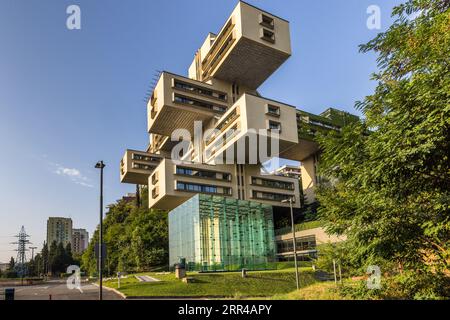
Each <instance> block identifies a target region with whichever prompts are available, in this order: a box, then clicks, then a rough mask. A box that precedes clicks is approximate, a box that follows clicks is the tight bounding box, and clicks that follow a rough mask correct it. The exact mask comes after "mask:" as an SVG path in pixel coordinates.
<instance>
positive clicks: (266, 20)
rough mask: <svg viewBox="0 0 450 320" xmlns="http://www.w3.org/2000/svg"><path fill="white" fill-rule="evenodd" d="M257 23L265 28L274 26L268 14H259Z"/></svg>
mask: <svg viewBox="0 0 450 320" xmlns="http://www.w3.org/2000/svg"><path fill="white" fill-rule="evenodd" d="M259 24H260V25H262V26H264V27H266V28H269V29H272V30H273V28H274V26H275V23H274V20H273V18H271V17H269V16H267V15H265V14H261V15H260V16H259Z"/></svg>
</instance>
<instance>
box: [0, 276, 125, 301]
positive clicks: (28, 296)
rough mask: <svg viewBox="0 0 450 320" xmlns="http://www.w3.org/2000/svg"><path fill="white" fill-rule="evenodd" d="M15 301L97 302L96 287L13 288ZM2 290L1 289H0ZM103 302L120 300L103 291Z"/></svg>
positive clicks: (61, 283) (48, 284) (62, 284)
mask: <svg viewBox="0 0 450 320" xmlns="http://www.w3.org/2000/svg"><path fill="white" fill-rule="evenodd" d="M14 288H15V300H50V295H51V299H52V300H97V299H98V290H99V289H98V287H97V286H95V285H93V284H90V283H87V282H85V283H82V284H81V290H82V292H81V291H80V290H78V289H72V290H71V289H69V288H67V285H66V283H65V282H64V281H59V280H58V281H48V282H46V283H42V284H38V285H33V286H15V287H14ZM0 289H3V288H0ZM103 299H104V300H121V299H122V297H120V296H119V295H117V294H116V293H114V292H112V291H109V290H106V289H103Z"/></svg>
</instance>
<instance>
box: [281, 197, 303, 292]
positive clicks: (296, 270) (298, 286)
mask: <svg viewBox="0 0 450 320" xmlns="http://www.w3.org/2000/svg"><path fill="white" fill-rule="evenodd" d="M281 202H282V203H288V202H289V207H290V209H291V230H292V244H293V246H294V264H295V283H296V284H297V290H298V289H300V283H299V277H298V266H297V240H296V238H295V225H294V210H293V209H292V197H289V199H284V200H282V201H281Z"/></svg>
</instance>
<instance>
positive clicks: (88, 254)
mask: <svg viewBox="0 0 450 320" xmlns="http://www.w3.org/2000/svg"><path fill="white" fill-rule="evenodd" d="M142 190H144V189H142ZM142 199H143V198H142ZM103 227H104V230H103V232H104V242H105V243H106V247H107V260H106V264H105V270H104V271H105V273H106V274H111V275H112V274H115V273H116V272H118V271H121V272H124V271H126V272H131V271H146V270H151V269H152V268H153V267H158V266H161V265H167V264H168V241H169V240H168V225H167V212H165V211H160V210H153V209H150V210H149V209H146V208H144V207H143V206H142V205H141V206H140V207H137V206H136V205H135V204H134V203H130V202H126V201H122V200H121V201H118V202H117V203H116V204H114V205H111V206H109V211H108V213H107V214H106V218H105V219H104V223H103ZM97 242H98V230H97V231H96V232H95V233H94V236H93V238H92V241H91V242H90V244H89V247H88V249H87V250H86V251H85V253H84V254H83V256H82V266H83V269H84V270H86V271H87V272H88V273H89V274H91V275H95V274H96V272H97V262H96V258H95V252H94V245H95V243H97Z"/></svg>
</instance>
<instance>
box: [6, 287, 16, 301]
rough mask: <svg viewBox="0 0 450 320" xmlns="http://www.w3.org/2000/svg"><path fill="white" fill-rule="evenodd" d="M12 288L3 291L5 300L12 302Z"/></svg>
mask: <svg viewBox="0 0 450 320" xmlns="http://www.w3.org/2000/svg"><path fill="white" fill-rule="evenodd" d="M14 291H15V289H14V288H6V289H5V300H8V301H12V300H14Z"/></svg>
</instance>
